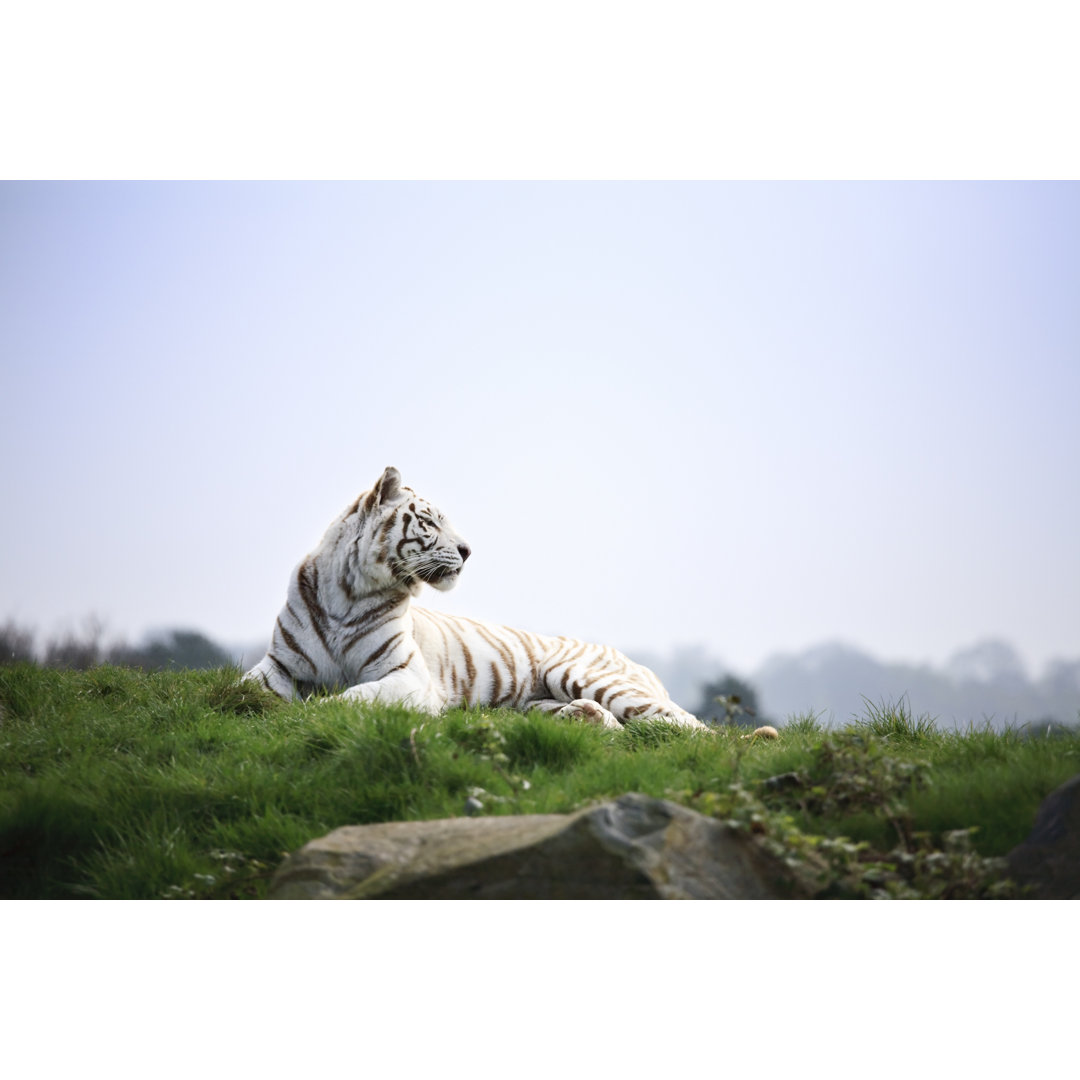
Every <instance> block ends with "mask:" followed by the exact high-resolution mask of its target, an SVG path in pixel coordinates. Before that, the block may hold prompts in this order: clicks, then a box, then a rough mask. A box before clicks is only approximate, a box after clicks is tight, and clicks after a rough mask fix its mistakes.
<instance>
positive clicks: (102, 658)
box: [0, 619, 236, 671]
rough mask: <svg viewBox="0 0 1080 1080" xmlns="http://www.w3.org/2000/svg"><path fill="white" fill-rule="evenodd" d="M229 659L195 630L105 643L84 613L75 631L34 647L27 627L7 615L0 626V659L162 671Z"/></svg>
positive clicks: (232, 659)
mask: <svg viewBox="0 0 1080 1080" xmlns="http://www.w3.org/2000/svg"><path fill="white" fill-rule="evenodd" d="M235 662H236V658H235V657H233V656H231V655H230V654H229V653H228V652H227V651H226V650H225V649H223V648H222V647H221V646H220V645H218V644H216V643H215V642H213V641H211V640H210V639H209V638H208V637H207V636H206V635H205V634H201V633H199V632H198V631H197V630H165V631H162V632H160V633H158V634H153V635H150V636H149V637H147V638H146V640H145V641H144V642H143V643H142V644H141V645H130V644H127V643H125V642H119V643H114V644H111V645H107V644H106V643H105V633H104V627H103V626H102V624H101V623H100V622H98V621H97V620H95V619H90V620H88V622H87V623H86V625H85V626H84V627H83V629H82V631H81V632H78V633H75V632H71V631H69V632H67V633H65V634H63V635H61V636H59V637H54V638H50V639H48V640H46V641H44V642H43V643H42V644H41V646H40V648H39V647H38V646H37V645H36V642H35V636H34V633H33V631H31V630H28V629H26V628H25V627H21V626H18V625H17V624H16V623H14V622H13V621H11V620H8V622H6V623H5V624H3V625H2V626H0V664H18V663H31V664H42V665H43V666H45V667H55V668H73V669H76V670H85V669H87V668H92V667H97V666H98V665H100V664H117V665H122V666H124V667H134V668H142V669H143V670H144V671H162V670H164V669H165V668H170V667H178V668H215V667H224V666H226V665H228V664H233V663H235Z"/></svg>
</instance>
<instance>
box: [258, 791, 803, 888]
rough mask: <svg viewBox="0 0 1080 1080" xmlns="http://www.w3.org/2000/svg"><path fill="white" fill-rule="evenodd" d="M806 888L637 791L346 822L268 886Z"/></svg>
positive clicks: (707, 826)
mask: <svg viewBox="0 0 1080 1080" xmlns="http://www.w3.org/2000/svg"><path fill="white" fill-rule="evenodd" d="M807 895H808V892H807V890H806V889H805V888H804V887H803V886H802V885H801V884H800V883H799V882H798V881H796V880H795V878H794V877H793V875H792V873H791V872H790V871H789V870H788V869H787V868H786V867H785V866H784V865H783V864H782V863H780V861H779V860H777V859H774V858H773V857H772V856H770V855H768V854H767V853H766V852H764V851H762V850H761V849H760V848H759V847H758V846H757V845H756V844H755V843H754V842H753V840H752V839H751V838H750V837H749V836H747V835H746V834H745V833H743V832H740V831H737V830H735V829H732V828H731V827H730V826H728V825H725V824H724V823H723V822H720V821H717V820H715V819H713V818H709V817H705V816H704V815H703V814H698V813H696V812H695V811H693V810H688V809H686V808H685V807H682V806H679V805H677V804H675V803H671V802H667V801H665V800H663V799H654V798H650V797H648V796H645V795H637V794H631V795H623V796H622V797H621V798H619V799H616V800H614V801H613V802H607V803H603V804H602V805H599V806H593V807H589V808H587V809H585V810H580V811H578V812H577V813H574V814H532V815H523V816H502V817H470V818H450V819H447V820H442V821H396V822H386V823H384V824H380V825H347V826H345V827H344V828H340V829H335V830H334V831H333V832H332V833H329V834H328V835H327V836H324V837H321V838H320V839H318V840H313V841H311V843H309V844H306V845H305V846H304V847H303V848H301V849H300V850H299V851H297V852H294V853H293V854H292V855H290V856H289V857H288V858H287V859H286V860H285V861H284V862H283V863H282V865H281V866H280V868H279V869H278V871H277V873H276V874H275V876H274V880H273V881H272V882H271V885H270V898H271V899H278V900H318V899H376V898H378V899H413V900H425V899H430V900H436V899H438V900H466V899H478V900H479V899H490V900H495V899H499V900H590V899H596V900H600V899H641V900H647V899H652V900H679V899H702V900H765V899H794V898H804V897H806V896H807Z"/></svg>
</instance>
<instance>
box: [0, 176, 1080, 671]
mask: <svg viewBox="0 0 1080 1080" xmlns="http://www.w3.org/2000/svg"><path fill="white" fill-rule="evenodd" d="M1078 298H1080V185H1077V184H1075V183H1056V184H1055V183H1028V184H968V183H951V184H931V183H927V184H896V185H889V184H797V183H778V184H749V183H690V184H672V183H643V184H604V183H591V184H571V183H547V184H468V183H458V184H452V183H443V184H385V183H379V184H328V185H317V184H316V185H312V184H295V185H294V184H287V185H273V184H247V183H233V184H87V183H71V184H23V183H19V184H12V183H8V184H4V185H2V186H0V362H2V367H0V446H2V450H3V456H4V457H3V459H4V462H5V468H4V470H3V480H2V487H0V506H2V508H3V510H2V513H3V529H2V531H0V621H3V620H4V619H6V618H8V617H12V618H14V619H16V620H17V621H18V622H20V623H23V624H28V625H30V626H32V627H34V628H36V629H37V630H38V632H39V634H42V635H48V634H51V633H53V632H56V631H58V630H61V629H64V628H68V627H77V626H79V625H80V623H81V622H82V620H83V619H84V618H85V617H86V616H88V615H90V614H94V615H96V616H98V617H99V618H101V619H102V620H103V621H104V622H105V624H106V626H107V628H108V630H109V631H110V632H111V633H112V634H113V635H116V636H125V637H128V638H131V639H135V638H138V637H139V636H140V635H141V634H142V633H143V632H144V631H146V630H148V629H152V628H162V627H172V626H185V627H193V628H197V629H200V630H202V631H204V632H205V633H207V634H209V635H210V636H211V637H213V638H215V639H216V640H219V641H222V642H225V643H243V642H249V641H255V640H258V639H261V638H266V637H267V636H268V635H269V632H270V629H271V626H272V624H273V621H274V618H275V616H276V614H277V612H278V610H279V609H280V607H281V606H282V604H283V603H284V598H285V588H286V583H287V579H288V575H289V572H290V570H291V568H292V567H293V566H294V565H295V564H296V563H297V562H298V561H299V559H300V558H301V557H302V556H303V555H304V554H305V553H306V552H307V551H309V550H310V549H311V548H312V547H313V546H314V544H315V543H316V542H317V540H318V538H319V537H320V535H321V534H322V532H323V530H324V529H325V527H326V526H327V525H328V524H329V523H330V521H331V520H332V519H333V518H334V517H335V516H336V515H337V514H338V513H339V512H340V511H341V510H342V509H343V508H344V507H345V506H346V505H347V504H348V503H349V502H351V501H352V499H353V498H354V497H355V496H356V495H357V494H358V493H359V492H360V491H362V490H365V489H367V488H368V487H370V486H371V484H372V482H373V481H374V480H375V479H376V477H377V476H378V475H379V473H380V472H381V470H382V469H383V467H384V466H386V465H390V464H392V465H396V466H397V467H398V468H399V469H400V470H401V471H402V474H403V477H404V480H405V482H406V483H407V484H409V485H410V486H411V487H413V488H414V489H415V490H416V491H418V492H419V493H420V494H422V495H424V496H426V497H428V498H430V499H431V500H432V501H433V502H434V503H435V504H436V505H437V506H439V507H440V508H441V509H442V510H443V511H444V512H445V513H446V514H447V515H448V516H449V518H450V519H451V521H452V522H453V523H454V525H455V527H456V528H457V530H458V531H459V532H460V533H461V534H462V535H463V536H464V537H465V538H466V539H467V540H468V542H469V544H470V545H471V546H472V549H473V557H472V558H471V559H470V561H469V564H468V566H467V568H466V571H465V573H464V574H463V575H462V580H461V583H460V584H459V586H458V588H457V589H456V590H455V591H454V592H452V593H449V594H436V593H434V592H433V591H430V590H429V591H428V592H427V593H426V595H425V596H424V598H423V599H422V600H421V601H420V602H421V603H425V604H430V605H431V606H433V607H441V608H443V609H447V610H452V611H455V612H459V613H462V614H469V615H474V616H476V617H479V618H485V619H490V620H493V621H497V622H505V623H509V624H512V625H517V626H521V627H524V628H527V629H532V630H536V631H541V632H553V633H568V634H574V635H577V636H581V637H586V638H589V639H592V640H597V641H605V642H611V643H613V644H616V645H618V646H620V647H622V648H624V649H628V650H630V651H634V650H647V651H652V652H663V651H666V650H668V649H670V648H672V647H674V646H677V645H680V644H693V643H700V644H701V645H703V646H705V647H706V648H707V649H708V651H709V652H710V653H712V654H714V655H716V656H718V657H720V658H722V659H723V660H724V661H725V662H727V663H728V664H730V665H731V667H732V668H733V669H734V670H736V671H741V672H744V673H745V672H748V671H750V670H751V669H752V668H753V667H755V666H756V665H757V664H759V663H760V662H761V661H763V660H764V659H765V658H766V657H768V656H769V655H770V654H773V653H775V652H780V651H787V652H790V651H796V650H800V649H802V648H805V647H808V646H812V645H815V644H818V643H821V642H823V641H832V640H840V641H844V642H847V643H849V644H852V645H855V646H858V647H860V648H863V649H866V650H868V651H870V652H872V653H873V654H875V655H876V656H878V657H880V658H883V659H887V660H905V661H924V660H925V661H934V662H939V661H941V660H944V659H945V658H946V657H947V656H948V655H950V654H951V653H952V652H953V651H954V650H955V649H957V648H959V647H961V646H964V645H968V644H971V643H972V642H973V641H975V640H978V639H980V638H985V637H988V636H996V637H1003V638H1006V639H1008V640H1010V641H1012V642H1013V643H1015V644H1016V646H1017V647H1018V648H1019V650H1020V652H1021V654H1022V655H1023V656H1024V658H1025V659H1026V660H1027V661H1028V663H1029V664H1030V665H1031V666H1032V668H1033V669H1034V670H1036V671H1037V670H1038V669H1039V668H1040V667H1041V665H1042V664H1044V663H1045V662H1046V661H1047V660H1049V659H1051V658H1053V657H1071V658H1075V657H1077V656H1080V556H1078V552H1080V498H1078V495H1080V492H1078V484H1077V469H1078V465H1080V422H1078V420H1080V417H1078V413H1080V303H1078Z"/></svg>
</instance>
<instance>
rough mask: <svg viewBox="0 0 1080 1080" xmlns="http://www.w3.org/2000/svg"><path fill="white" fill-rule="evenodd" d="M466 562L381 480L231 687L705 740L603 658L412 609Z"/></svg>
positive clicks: (644, 676) (664, 697)
mask: <svg viewBox="0 0 1080 1080" xmlns="http://www.w3.org/2000/svg"><path fill="white" fill-rule="evenodd" d="M469 554H470V549H469V545H468V544H466V543H465V541H464V540H463V539H462V538H461V537H460V536H458V534H457V533H456V532H454V530H453V529H452V528H451V527H450V524H449V522H448V521H447V520H446V518H445V517H444V516H443V514H442V513H441V512H440V511H439V510H437V509H436V508H435V507H434V506H432V505H431V503H429V502H427V500H425V499H422V498H420V497H419V496H418V495H416V493H415V492H413V491H412V490H411V489H409V488H407V487H404V486H403V485H402V483H401V476H400V474H399V473H398V471H397V469H395V468H393V467H390V468H387V469H386V470H385V471H384V472H383V474H382V476H381V477H380V478H379V480H378V482H377V483H376V484H375V486H374V487H373V488H372V489H371V490H370V491H368V492H365V493H364V494H363V495H361V496H360V497H359V498H358V499H357V500H356V501H355V502H354V503H353V504H352V505H351V506H350V507H349V508H348V509H347V510H346V511H345V512H344V513H343V514H342V515H341V516H340V517H339V518H338V519H337V520H336V521H335V522H334V523H333V524H332V525H331V526H330V528H329V529H327V531H326V535H325V536H323V538H322V540H321V542H320V543H319V546H318V547H317V548H316V549H315V550H314V551H313V552H312V553H311V554H310V555H308V557H307V558H306V559H304V560H303V562H301V563H300V565H299V566H297V567H296V569H295V570H294V571H293V574H292V578H291V579H290V582H289V593H288V600H287V602H286V604H285V607H284V608H283V609H282V611H281V614H280V615H279V616H278V619H277V622H276V624H275V626H274V633H273V637H272V639H271V643H270V647H269V649H267V652H266V655H265V656H264V657H263V659H262V660H261V661H260V662H259V663H258V664H256V665H255V667H253V668H252V669H251V670H250V671H249V672H248V673H247V675H246V676H245V678H249V679H258V680H259V681H261V682H262V683H263V684H264V685H265V686H266V687H268V688H269V689H270V690H272V691H274V692H275V693H277V694H279V695H280V696H281V697H283V698H286V699H287V700H291V699H293V698H294V697H300V696H305V695H307V694H308V693H310V692H312V691H313V690H316V689H338V688H341V687H345V688H346V689H344V690H343V691H342V693H341V695H340V696H341V697H343V698H349V699H353V700H358V701H382V702H398V703H401V704H403V705H407V706H408V707H410V708H413V709H418V710H421V711H423V712H427V713H432V714H434V713H439V712H441V711H442V710H443V709H446V708H452V707H454V706H463V705H468V706H474V705H490V706H501V707H505V708H511V709H517V710H519V711H521V712H528V711H529V710H530V709H537V710H540V711H542V712H547V713H555V714H556V715H559V716H567V717H576V718H580V719H584V720H588V721H591V722H593V723H598V724H603V725H604V726H606V727H615V728H618V727H621V722H622V721H625V720H629V719H632V718H639V717H641V718H656V719H663V720H668V721H671V722H673V723H676V724H681V725H685V726H687V727H692V728H702V729H706V725H704V724H703V723H701V721H700V720H698V719H697V718H696V717H694V716H691V714H690V713H688V712H686V711H685V710H683V709H680V708H679V706H678V705H676V704H675V703H674V702H673V701H672V700H671V699H670V698H669V697H668V694H667V691H666V690H665V689H664V687H663V686H662V685H661V683H660V680H659V679H658V678H657V677H656V675H654V674H653V673H652V672H651V671H650V670H649V669H648V668H646V667H642V666H641V665H640V664H635V663H634V662H633V661H632V660H629V659H627V657H625V656H623V655H622V653H620V652H618V651H616V650H615V649H613V648H611V647H610V646H605V645H590V644H587V643H585V642H581V641H576V640H575V639H573V638H568V637H545V636H542V635H540V634H533V633H529V632H527V631H524V630H514V629H512V628H511V627H508V626H497V625H494V624H491V623H484V622H478V621H476V620H475V619H467V618H463V617H461V616H454V615H446V614H443V613H442V612H438V611H429V610H427V609H425V608H422V607H418V606H414V605H413V604H412V602H411V601H412V597H413V596H415V595H416V594H418V593H419V592H420V590H421V588H422V586H423V583H424V582H426V583H427V584H429V585H431V586H433V587H434V588H436V589H440V590H445V589H451V588H453V587H454V585H455V584H456V583H457V580H458V577H459V575H460V573H461V568H462V566H463V565H464V563H465V560H466V559H467V558H468V557H469ZM706 730H707V729H706Z"/></svg>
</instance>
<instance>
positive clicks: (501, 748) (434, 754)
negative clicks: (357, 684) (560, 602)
mask: <svg viewBox="0 0 1080 1080" xmlns="http://www.w3.org/2000/svg"><path fill="white" fill-rule="evenodd" d="M238 675H239V673H238V672H236V671H234V670H229V669H225V670H217V671H172V672H162V673H155V674H144V673H142V672H138V671H133V670H128V669H124V668H117V667H100V668H95V669H91V670H89V671H85V672H67V671H57V670H52V669H43V668H38V667H35V666H32V665H14V666H8V667H0V897H3V898H38V897H48V898H76V897H103V898H151V899H152V898H159V897H161V898H164V897H207V898H213V897H237V898H247V897H260V896H263V895H264V894H265V891H266V886H267V883H268V880H269V877H270V875H271V874H272V872H273V869H274V868H275V867H276V865H277V864H278V862H279V861H280V860H281V858H282V857H283V855H284V854H285V853H287V852H289V851H292V850H295V849H296V848H298V847H300V846H301V845H302V844H304V843H306V842H307V841H308V840H310V839H312V838H314V837H316V836H321V835H323V834H324V833H326V832H328V831H330V830H331V829H334V828H336V827H338V826H340V825H346V824H363V823H367V822H377V821H389V820H418V819H428V818H439V817H447V816H458V815H461V814H463V813H464V812H465V803H466V800H467V799H469V798H470V797H474V798H478V799H479V800H480V802H481V803H482V804H483V810H482V811H481V812H482V813H486V814H507V813H551V812H568V811H571V810H575V809H577V808H579V807H581V806H585V805H588V804H589V803H592V802H596V801H600V800H603V799H607V798H611V797H613V796H617V795H620V794H622V793H624V792H626V791H641V792H644V793H646V794H650V795H655V796H659V797H666V798H672V799H676V800H678V801H681V802H683V803H685V804H686V805H689V806H693V807H696V808H698V809H700V810H702V811H704V812H707V813H715V814H718V815H719V816H722V817H724V818H726V819H728V820H731V821H734V822H736V823H739V824H741V825H744V826H745V827H747V828H750V829H751V830H752V831H754V832H755V833H757V834H759V835H761V836H762V838H763V841H765V842H768V843H771V844H774V845H779V846H780V847H782V848H783V849H784V851H785V853H787V854H789V855H791V856H792V857H793V858H805V859H806V860H807V863H808V865H810V864H813V866H814V867H817V868H818V869H821V868H822V867H824V869H823V873H825V874H826V875H831V877H830V878H829V880H830V882H831V883H832V885H831V886H830V887H833V886H834V894H835V895H867V894H870V893H872V891H873V889H874V888H877V889H878V890H879V892H881V891H889V890H891V892H892V893H897V892H898V891H899V894H900V895H905V893H904V890H905V889H907V890H908V892H909V893H910V892H915V893H916V894H918V895H983V893H984V892H985V889H984V886H985V884H986V880H989V878H988V876H987V875H990V876H992V874H991V872H990V871H991V869H992V868H991V867H990V864H986V866H984V865H983V864H982V863H980V862H979V861H978V860H979V859H980V858H984V857H991V856H1000V855H1003V854H1004V853H1005V852H1007V851H1008V850H1009V849H1010V848H1011V847H1012V846H1014V845H1015V844H1016V843H1018V842H1019V841H1020V840H1022V839H1023V837H1024V836H1025V835H1026V833H1027V831H1028V830H1029V829H1030V826H1031V822H1032V820H1033V817H1034V814H1035V811H1036V809H1037V807H1038V804H1039V802H1040V801H1041V799H1042V798H1043V797H1044V796H1045V795H1046V794H1047V793H1048V792H1049V791H1051V790H1052V789H1053V788H1054V787H1056V786H1057V785H1058V784H1060V783H1061V782H1062V781H1064V780H1065V779H1067V778H1068V777H1069V776H1071V775H1073V774H1074V773H1076V772H1078V771H1080V738H1078V737H1077V736H1076V735H1075V734H1067V735H1064V736H1060V737H1056V738H1028V737H1027V736H1026V735H1025V733H1023V732H1018V731H1009V732H1005V733H994V732H991V731H989V730H984V731H974V730H973V731H969V732H967V733H964V734H957V733H953V732H939V731H938V730H937V729H936V728H935V727H934V725H933V723H932V722H931V721H930V720H929V719H928V718H925V717H920V718H918V719H913V718H912V715H911V713H910V710H909V709H908V707H907V705H906V703H903V702H902V703H901V704H900V705H899V706H891V705H886V704H884V703H883V704H882V705H880V706H873V705H870V704H869V703H868V705H867V715H866V717H865V719H863V720H860V721H858V722H856V723H855V724H853V725H851V726H850V727H849V728H847V729H845V730H844V731H839V732H835V731H828V730H826V729H823V728H822V727H821V726H820V725H819V723H818V721H817V718H816V717H814V716H812V715H808V716H804V717H799V718H793V719H792V720H791V721H790V722H789V723H788V724H787V725H786V726H784V727H783V728H782V729H781V737H780V739H778V740H774V741H765V740H747V739H744V738H741V737H740V736H741V734H742V733H743V731H744V730H745V729H738V728H721V729H718V730H717V732H716V733H715V734H714V735H711V736H700V735H695V734H694V733H692V732H686V731H683V730H681V729H676V728H672V727H669V726H667V725H657V724H648V723H637V724H631V725H629V726H628V727H627V728H626V729H625V730H623V731H620V732H609V731H606V730H603V729H600V728H596V727H591V726H589V725H586V724H581V723H574V722H569V721H565V720H558V719H555V718H553V717H547V716H541V715H532V716H528V717H524V716H521V715H519V714H516V713H510V712H501V711H496V710H474V711H464V710H457V711H454V712H451V713H448V714H447V715H445V716H443V717H439V718H437V719H435V718H431V717H425V716H421V715H418V714H415V713H410V712H408V711H407V710H404V709H399V708H378V709H376V708H358V707H356V706H354V705H350V704H346V703H343V702H338V701H333V700H323V701H317V702H309V703H306V704H292V705H286V704H284V703H281V702H279V701H277V700H276V699H274V698H271V697H269V696H267V695H265V694H263V693H262V692H261V691H259V690H258V689H257V688H254V687H251V686H248V685H246V684H241V683H240V682H239V677H238ZM775 777H780V780H777V781H770V778H775ZM766 781H770V782H768V783H766ZM972 828H973V829H975V830H976V831H975V832H974V833H972V834H971V837H972V842H971V848H972V850H971V852H970V853H969V854H967V855H961V854H956V855H955V857H954V856H952V855H950V856H949V859H952V862H948V860H947V859H945V861H944V862H943V859H944V856H943V857H942V858H939V859H938V860H937V862H933V861H931V862H930V863H927V866H933V867H937V869H936V870H934V872H933V873H934V874H936V875H937V876H936V877H934V880H933V881H930V880H929V878H928V877H927V874H929V873H930V872H929V871H926V873H923V871H922V870H918V872H916V871H911V872H910V873H909V874H908V878H907V879H905V880H904V881H900V880H899V878H898V877H897V874H896V873H895V872H894V869H890V868H895V866H896V865H897V860H898V859H900V860H901V861H903V860H905V859H907V860H911V859H914V860H918V859H922V858H923V857H924V856H927V855H930V854H933V853H935V852H940V851H942V850H944V849H946V848H948V847H949V845H953V846H954V847H955V846H956V845H957V844H958V843H959V841H958V840H957V838H956V836H955V835H954V834H955V833H956V830H962V829H965V830H966V829H972ZM841 838H847V839H841ZM849 841H850V842H849ZM859 845H862V846H859ZM822 853H824V855H823V854H822ZM965 860H966V861H965ZM945 863H948V865H945ZM961 863H963V866H961ZM905 865H906V863H905ZM921 865H922V864H920V866H921ZM882 867H885V869H881V868H882ZM943 867H944V868H943ZM875 875H876V876H875ZM882 875H884V876H885V878H888V883H887V884H888V889H886V887H885V885H882V884H881V883H880V880H879V879H882ZM889 875H892V876H891V877H890V876H889ZM912 875H914V876H912ZM920 875H921V876H920ZM942 875H944V877H943V876H942ZM965 875H966V876H965ZM979 875H982V876H981V877H980V876H979ZM931 876H933V875H931ZM961 878H963V881H962V882H961V881H960V879H961ZM946 879H947V880H946ZM984 879H985V880H984ZM866 882H870V884H866ZM958 882H960V884H957V883H958ZM875 883H876V884H875ZM957 889H959V890H960V891H959V892H957V891H956V890H957ZM950 890H952V891H950ZM964 890H967V891H966V892H965V891H964Z"/></svg>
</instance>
